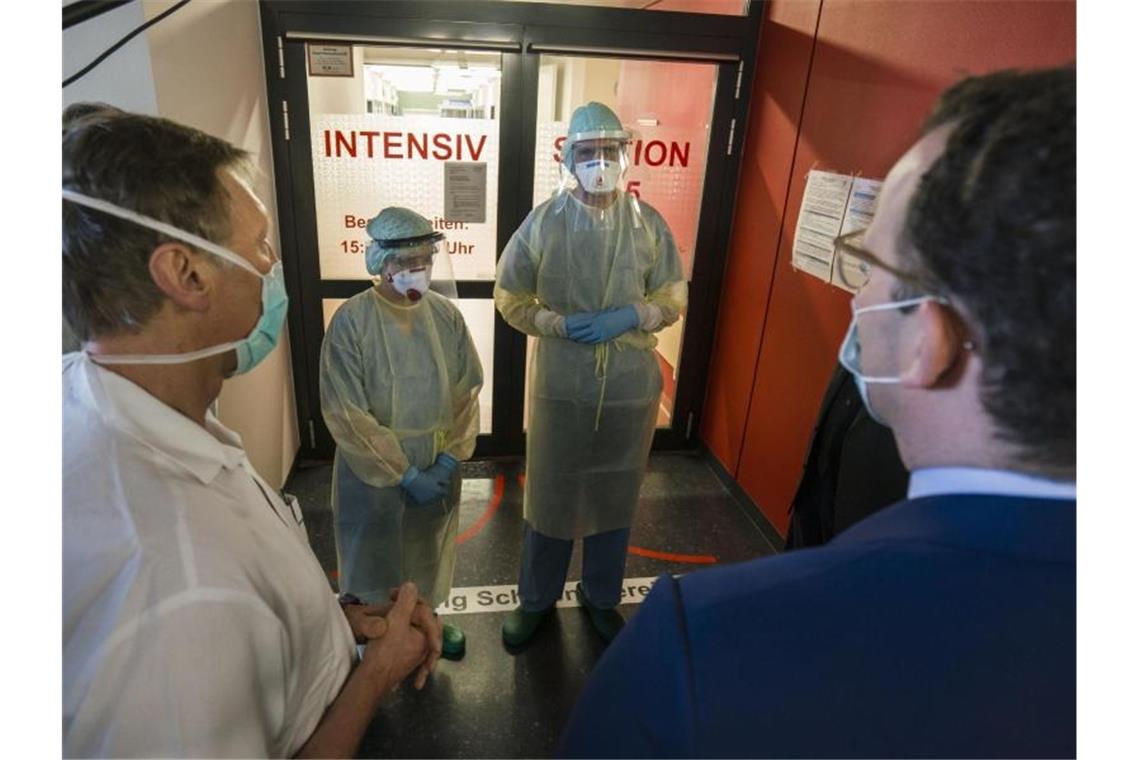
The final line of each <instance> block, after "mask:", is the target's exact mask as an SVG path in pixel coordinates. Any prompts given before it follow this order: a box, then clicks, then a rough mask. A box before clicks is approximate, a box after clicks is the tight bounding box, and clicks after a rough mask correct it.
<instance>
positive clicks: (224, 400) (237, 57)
mask: <svg viewBox="0 0 1140 760" xmlns="http://www.w3.org/2000/svg"><path fill="white" fill-rule="evenodd" d="M172 5H174V2H173V0H144V2H143V6H144V9H145V12H146V16H147V18H153V17H154V16H156V15H158V14H159V13H162V12H163V11H164V10H166V9H167V8H169V7H170V6H172ZM147 34H148V35H149V37H150V54H151V70H152V72H153V76H154V87H155V93H156V96H157V99H158V112H159V114H160V115H161V116H164V117H166V118H168V119H173V120H174V121H177V122H180V123H182V124H188V125H190V126H192V127H196V128H198V129H201V130H202V131H203V132H208V133H209V134H212V135H216V136H218V137H221V138H223V139H226V140H228V141H230V142H231V143H233V144H234V145H238V146H240V147H242V148H245V149H246V150H248V151H249V152H250V153H251V154H252V155H253V159H254V165H255V166H256V167H257V169H258V171H257V174H256V176H255V177H254V178H253V189H254V191H255V192H256V193H257V195H258V196H259V197H260V198H261V199H262V200H263V201H264V202H265V206H266V209H267V210H268V212H269V218H270V219H272V220H276V219H277V201H276V193H275V192H274V184H273V155H272V143H271V136H270V131H269V106H268V102H267V95H266V88H265V65H264V60H263V57H262V52H261V50H262V48H261V20H260V17H259V14H258V7H257V3H254V2H248V1H247V0H217V1H215V2H207V3H190V4H188V5H186V6H185V7H183V8H181V9H179V10H178V11H177V12H175V13H174V14H172V15H171V16H169V17H168V18H166V19H164V20H163V21H160V22H159V23H158V24H155V25H154V26H153V27H151V28H150V30H148V32H147ZM270 235H271V242H272V243H273V245H274V246H275V248H276V250H278V251H280V250H281V245H280V239H279V237H278V234H277V230H276V228H275V227H271V231H270ZM288 343H289V341H288V336H287V335H282V341H281V344H280V345H279V346H278V348H277V349H276V350H275V351H274V352H273V353H272V354H270V355H269V356H268V357H267V358H266V359H265V361H264V362H262V363H261V364H260V365H258V367H257V368H256V369H254V370H253V371H252V372H250V373H249V374H247V375H244V376H242V377H238V378H234V379H233V380H230V381H228V382H226V384H225V385H224V386H223V388H222V395H221V397H220V398H219V399H218V417H219V418H220V419H221V421H222V422H223V423H224V424H225V425H227V426H228V427H231V428H233V429H234V430H236V431H237V432H238V433H240V434H241V437H242V440H243V441H244V442H245V449H246V452H247V453H248V454H249V458H250V461H251V462H252V463H253V465H254V466H255V467H256V468H257V469H258V471H259V472H260V473H261V474H262V476H264V477H265V478H266V480H268V481H269V482H270V483H272V484H274V485H276V486H278V487H280V486H281V485H283V484H284V482H285V478H287V477H288V475H289V469H290V468H291V467H292V466H293V458H294V457H295V456H296V453H297V449H298V447H299V446H300V438H299V434H298V430H297V422H296V420H297V415H296V406H295V400H294V395H293V374H292V369H291V364H290V354H289V345H288Z"/></svg>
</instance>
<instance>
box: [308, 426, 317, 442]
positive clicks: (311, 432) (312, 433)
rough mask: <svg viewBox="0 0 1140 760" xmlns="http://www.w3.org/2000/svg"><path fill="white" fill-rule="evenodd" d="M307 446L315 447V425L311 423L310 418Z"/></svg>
mask: <svg viewBox="0 0 1140 760" xmlns="http://www.w3.org/2000/svg"><path fill="white" fill-rule="evenodd" d="M309 448H310V449H315V448H317V426H316V425H314V424H313V421H312V420H309Z"/></svg>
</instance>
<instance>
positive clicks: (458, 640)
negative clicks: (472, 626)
mask: <svg viewBox="0 0 1140 760" xmlns="http://www.w3.org/2000/svg"><path fill="white" fill-rule="evenodd" d="M466 651H467V636H465V635H464V633H463V630H462V629H461V628H459V626H455V625H451V624H450V623H444V624H443V653H442V654H441V655H440V656H441V657H443V658H444V659H446V660H458V659H461V658H462V657H463V654H464V652H466Z"/></svg>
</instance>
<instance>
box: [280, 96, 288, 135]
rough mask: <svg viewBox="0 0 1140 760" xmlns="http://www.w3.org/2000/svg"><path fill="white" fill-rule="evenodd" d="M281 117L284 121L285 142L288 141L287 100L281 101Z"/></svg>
mask: <svg viewBox="0 0 1140 760" xmlns="http://www.w3.org/2000/svg"><path fill="white" fill-rule="evenodd" d="M281 118H282V119H283V120H284V122H285V142H289V101H288V100H282V101H281Z"/></svg>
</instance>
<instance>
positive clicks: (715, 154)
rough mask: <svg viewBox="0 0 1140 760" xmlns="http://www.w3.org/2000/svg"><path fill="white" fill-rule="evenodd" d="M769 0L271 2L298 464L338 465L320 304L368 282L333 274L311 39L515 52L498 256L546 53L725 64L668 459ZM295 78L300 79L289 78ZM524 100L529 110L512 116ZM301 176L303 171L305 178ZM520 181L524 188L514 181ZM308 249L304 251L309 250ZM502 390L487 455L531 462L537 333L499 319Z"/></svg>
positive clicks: (509, 67) (474, 288) (735, 172)
mask: <svg viewBox="0 0 1140 760" xmlns="http://www.w3.org/2000/svg"><path fill="white" fill-rule="evenodd" d="M765 4H766V3H765V2H763V0H759V1H758V0H753V2H752V3H751V5H750V8H749V13H748V16H716V15H711V14H699V13H674V12H666V11H645V10H640V9H623V8H595V7H589V6H579V5H550V4H541V3H512V2H479V3H471V2H461V1H459V2H457V1H456V0H419V1H418V2H408V1H406V0H392V1H391V2H370V3H357V2H343V1H341V0H335V1H328V2H319V1H316V0H307V1H304V2H295V1H293V0H261V29H262V38H263V39H262V41H263V48H264V54H265V67H266V79H267V81H266V87H267V90H268V96H269V103H270V109H269V110H270V127H271V132H272V145H273V163H274V176H275V182H276V190H277V213H278V221H279V232H280V238H281V248H282V251H281V255H282V260H283V264H284V269H285V280H286V287H287V288H288V290H289V292H290V293H291V294H292V295H293V305H292V307H291V308H290V309H289V336H290V342H291V346H292V349H293V350H292V352H291V354H292V363H293V382H294V388H295V394H296V402H297V420H298V428H299V430H300V433H301V451H300V453H299V455H298V458H299V459H312V458H328V457H330V456H331V452H332V450H333V441H332V437H331V435H330V434H329V432H328V430H327V428H326V427H325V425H324V420H323V419H322V417H321V414H320V402H319V389H318V388H317V378H318V372H319V368H318V367H319V365H318V361H319V355H320V345H321V340H322V338H323V335H324V318H323V312H322V304H321V301H322V299H324V298H347V297H350V296H352V295H354V294H355V293H357V292H360V291H361V290H364V289H365V288H367V287H369V285H368V283H367V281H363V280H361V281H353V280H326V281H324V282H322V280H321V277H320V262H319V258H318V257H317V256H316V255H315V254H314V253H312V251H315V250H316V241H317V231H316V214H315V211H316V205H315V192H314V187H313V178H312V171H311V169H312V158H311V153H310V152H309V151H310V149H311V144H310V135H311V130H310V123H309V108H308V88H307V82H306V78H305V76H304V72H305V70H306V69H305V61H304V43H305V42H316V41H327V42H334V43H335V42H340V43H342V44H343V43H346V42H347V43H353V44H365V45H369V44H371V45H390V46H396V47H409V46H419V47H433V48H447V49H476V50H498V51H500V52H501V53H502V82H501V90H500V103H501V104H502V106H503V107H502V108H501V114H500V127H499V128H500V133H499V134H500V145H519V146H520V149H519V150H518V151H501V153H500V164H499V209H498V225H497V227H498V230H497V234H498V246H497V247H498V249H499V251H498V252H497V254H498V253H499V252H501V249H502V246H503V245H505V243H506V241H507V240H508V239H509V238H510V235H511V234H512V233H513V232H514V230H515V229H516V228H517V227H518V225H519V224H521V223H522V221H523V219H524V218H525V217H526V215H527V213H529V211H530V209H531V205H532V203H531V200H532V195H533V188H534V167H533V159H532V157H533V156H534V148H535V144H534V143H535V139H536V135H535V130H536V126H537V113H536V108H537V95H538V76H539V58H540V55H541V54H543V53H545V54H564V55H572V56H601V57H621V58H633V57H638V58H646V59H651V60H673V61H693V62H705V63H715V64H717V65H718V76H717V90H716V99H715V105H714V109H713V119H712V127H711V132H710V136H709V150H708V159H707V161H708V163H707V166H706V169H705V179H704V188H703V195H702V198H701V212H700V218H699V222H698V227H697V230H698V232H697V241H696V246H695V250H694V267H693V273H692V280H691V282H690V287H689V308H688V311H687V315H688V316H687V319H686V324H685V335H684V338H683V342H682V354H681V357H682V359H681V366H680V368H679V373H678V377H677V386H676V394H675V398H674V407H673V424H672V426H671V427H670V428H663V429H659V430H658V431H657V432H656V433H655V436H654V447H655V448H657V449H676V448H691V447H694V446H696V445H697V439H696V437H695V433H696V431H698V430H699V428H700V416H701V411H702V406H703V402H704V396H705V382H704V380H705V376H706V374H707V370H708V366H709V361H710V358H711V354H712V346H713V337H714V330H715V325H716V318H717V306H718V301H719V293H720V287H721V283H722V278H723V272H724V263H725V260H726V253H727V246H728V241H729V238H730V236H731V227H732V217H733V212H734V206H735V198H736V191H737V184H738V180H739V174H740V150H741V148H742V147H743V143H744V135H745V134H746V120H747V115H748V107H749V96H750V93H751V89H752V87H751V84H752V77H753V75H754V68H755V61H756V53H757V48H758V43H759V32H760V24H761V20H762V18H763V13H764V10H765ZM290 72H301V74H299V75H294V76H290V75H289V74H290ZM508 103H519V104H521V107H509V106H507V104H508ZM294 167H300V170H299V171H294ZM512 177H513V178H514V179H515V181H513V182H512V181H511V178H512ZM305 250H307V251H309V252H310V253H309V254H308V255H302V254H301V252H302V251H305ZM492 287H493V283H491V282H464V283H460V287H459V295H460V296H461V297H477V298H483V297H487V298H489V297H490V295H491V290H492ZM494 340H495V359H494V373H495V390H494V399H493V406H492V409H493V412H492V415H493V419H492V430H493V433H492V435H491V436H480V437H479V441H478V444H477V447H476V456H503V455H515V454H521V453H523V451H524V448H525V435H524V433H523V384H524V378H525V366H524V365H525V360H526V336H524V335H522V334H520V333H518V332H517V331H515V330H514V329H513V328H511V327H510V326H508V325H507V324H506V323H505V322H504V321H503V320H502V318H501V317H500V316H499V315H498V314H497V313H496V315H495V338H494Z"/></svg>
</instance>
